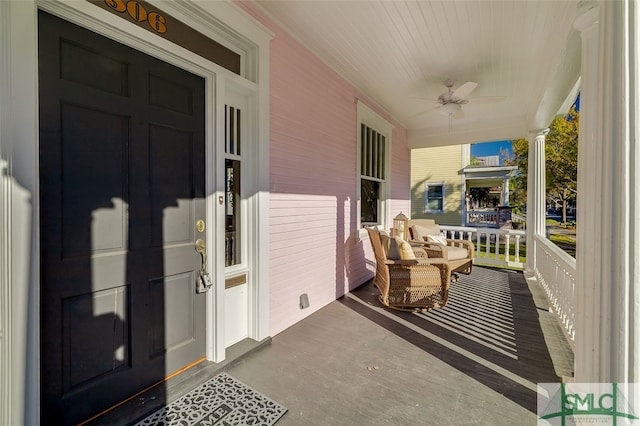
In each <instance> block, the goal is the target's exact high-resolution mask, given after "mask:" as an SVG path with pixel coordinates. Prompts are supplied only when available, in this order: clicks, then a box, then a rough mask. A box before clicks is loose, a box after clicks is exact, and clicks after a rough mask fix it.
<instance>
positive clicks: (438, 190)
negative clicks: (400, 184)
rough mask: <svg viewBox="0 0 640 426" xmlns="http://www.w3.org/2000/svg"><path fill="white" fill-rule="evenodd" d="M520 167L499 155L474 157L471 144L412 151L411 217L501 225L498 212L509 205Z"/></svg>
mask: <svg viewBox="0 0 640 426" xmlns="http://www.w3.org/2000/svg"><path fill="white" fill-rule="evenodd" d="M516 170H517V167H516V166H501V165H500V160H499V156H497V155H495V156H487V157H473V158H472V157H471V155H470V145H469V144H465V145H451V146H442V147H434V148H421V149H413V150H412V151H411V217H413V218H426V219H434V220H435V221H436V222H437V223H440V224H442V225H463V226H483V227H495V226H497V212H496V209H497V208H498V207H500V206H508V205H509V179H510V178H511V177H512V176H513V173H515V171H516Z"/></svg>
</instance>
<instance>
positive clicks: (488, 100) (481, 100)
mask: <svg viewBox="0 0 640 426" xmlns="http://www.w3.org/2000/svg"><path fill="white" fill-rule="evenodd" d="M505 99H507V97H506V96H479V97H477V98H470V99H469V102H472V103H474V104H492V103H495V102H502V101H504V100H505Z"/></svg>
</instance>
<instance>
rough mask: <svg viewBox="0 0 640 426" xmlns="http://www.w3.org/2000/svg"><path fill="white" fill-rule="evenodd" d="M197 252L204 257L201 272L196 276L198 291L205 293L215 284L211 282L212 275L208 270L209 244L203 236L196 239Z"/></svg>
mask: <svg viewBox="0 0 640 426" xmlns="http://www.w3.org/2000/svg"><path fill="white" fill-rule="evenodd" d="M196 252H198V253H199V254H200V257H202V265H201V266H200V273H199V274H198V277H197V278H196V293H205V292H206V291H207V290H209V289H210V288H211V287H212V286H213V283H212V282H211V277H210V276H209V273H208V272H207V244H206V243H205V242H204V240H203V239H202V238H198V239H197V240H196Z"/></svg>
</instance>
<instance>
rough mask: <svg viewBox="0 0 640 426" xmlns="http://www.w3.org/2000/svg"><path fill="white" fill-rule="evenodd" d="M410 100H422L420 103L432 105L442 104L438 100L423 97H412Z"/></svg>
mask: <svg viewBox="0 0 640 426" xmlns="http://www.w3.org/2000/svg"><path fill="white" fill-rule="evenodd" d="M409 99H417V100H420V101H423V102H431V103H438V104H439V103H440V101H439V100H437V99H433V98H423V97H420V96H411V97H410V98H409Z"/></svg>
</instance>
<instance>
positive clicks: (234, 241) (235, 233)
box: [224, 105, 242, 266]
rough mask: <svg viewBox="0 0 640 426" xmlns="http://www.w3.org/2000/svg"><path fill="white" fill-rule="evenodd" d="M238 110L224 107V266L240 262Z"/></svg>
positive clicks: (227, 106)
mask: <svg viewBox="0 0 640 426" xmlns="http://www.w3.org/2000/svg"><path fill="white" fill-rule="evenodd" d="M240 128H241V126H240V110H239V109H238V108H234V107H232V106H229V105H226V107H225V157H226V158H225V224H224V226H225V239H224V254H225V257H224V258H225V266H233V265H238V264H239V263H241V261H242V259H241V253H242V252H241V248H242V247H241V241H242V239H241V229H240V223H241V220H240V218H241V216H240V206H241V203H240V200H241V198H240V140H241V139H240V136H241V134H240Z"/></svg>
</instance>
